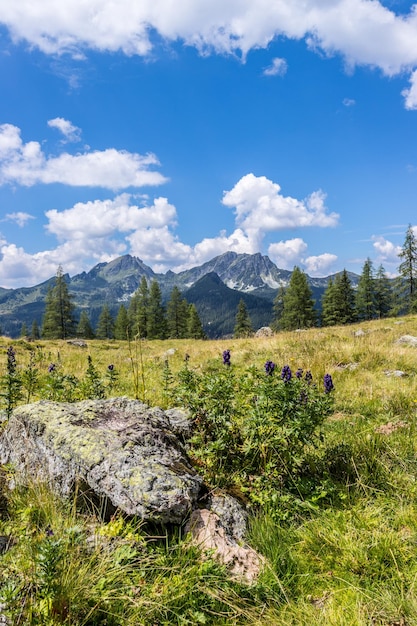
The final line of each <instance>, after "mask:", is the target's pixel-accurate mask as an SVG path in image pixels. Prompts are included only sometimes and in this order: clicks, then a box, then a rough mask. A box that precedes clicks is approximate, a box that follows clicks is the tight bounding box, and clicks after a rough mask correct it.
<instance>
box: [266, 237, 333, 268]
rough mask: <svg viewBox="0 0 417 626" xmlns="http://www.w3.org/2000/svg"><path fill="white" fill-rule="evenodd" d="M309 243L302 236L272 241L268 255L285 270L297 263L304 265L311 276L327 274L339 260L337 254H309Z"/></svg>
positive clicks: (300, 265) (299, 265)
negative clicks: (307, 254) (307, 253)
mask: <svg viewBox="0 0 417 626" xmlns="http://www.w3.org/2000/svg"><path fill="white" fill-rule="evenodd" d="M307 247H308V246H307V244H306V243H305V241H303V239H301V238H300V237H295V238H294V239H287V241H278V242H276V243H271V244H270V246H269V248H268V256H269V258H270V259H271V260H272V261H274V263H275V264H276V265H277V266H278V267H280V268H281V269H285V270H292V269H293V268H294V266H295V265H297V266H298V267H302V268H303V269H304V270H305V271H306V272H307V274H309V276H326V275H327V274H328V273H329V271H330V268H331V267H332V266H333V265H334V264H335V262H336V261H337V256H336V255H335V254H330V253H329V252H324V253H323V254H320V255H318V256H308V257H306V256H305V254H306V252H307Z"/></svg>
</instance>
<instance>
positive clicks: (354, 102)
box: [343, 98, 356, 107]
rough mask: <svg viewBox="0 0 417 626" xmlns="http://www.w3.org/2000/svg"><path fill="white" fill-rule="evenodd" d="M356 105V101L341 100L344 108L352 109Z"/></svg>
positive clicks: (351, 99) (350, 99)
mask: <svg viewBox="0 0 417 626" xmlns="http://www.w3.org/2000/svg"><path fill="white" fill-rule="evenodd" d="M355 104H356V100H353V98H343V106H345V107H353V106H355Z"/></svg>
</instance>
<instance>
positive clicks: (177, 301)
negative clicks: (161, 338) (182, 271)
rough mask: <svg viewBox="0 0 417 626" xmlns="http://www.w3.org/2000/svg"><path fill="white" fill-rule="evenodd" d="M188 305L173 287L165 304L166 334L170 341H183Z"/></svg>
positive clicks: (185, 334)
mask: <svg viewBox="0 0 417 626" xmlns="http://www.w3.org/2000/svg"><path fill="white" fill-rule="evenodd" d="M188 313H189V310H188V304H187V301H186V300H185V299H184V298H183V297H182V296H181V292H180V290H179V289H178V287H176V286H175V287H173V289H172V291H171V295H170V298H169V300H168V303H167V309H166V320H167V332H168V337H169V338H170V339H184V337H186V336H187V329H188Z"/></svg>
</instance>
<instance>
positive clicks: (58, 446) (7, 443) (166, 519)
mask: <svg viewBox="0 0 417 626" xmlns="http://www.w3.org/2000/svg"><path fill="white" fill-rule="evenodd" d="M174 417H175V414H173V413H172V412H171V415H170V417H168V416H167V415H166V413H165V412H164V411H162V410H161V409H159V408H149V407H148V406H147V405H145V404H142V403H141V402H139V401H137V400H129V399H128V398H112V399H109V400H84V401H82V402H77V403H58V402H49V401H41V402H37V403H33V404H27V405H23V406H20V407H18V408H16V409H15V410H14V412H13V414H12V416H11V417H10V419H9V421H8V422H7V424H6V425H5V426H4V428H3V431H2V433H1V436H0V463H3V464H4V463H11V464H12V465H13V467H14V470H15V480H16V482H22V483H24V482H26V481H27V480H28V479H29V480H34V481H36V480H41V481H46V482H48V483H49V484H50V485H51V486H52V488H53V489H54V490H55V491H56V492H57V493H60V494H62V495H67V494H70V493H71V492H72V490H73V489H74V486H75V485H76V484H77V483H78V484H79V485H81V486H82V487H83V488H86V490H88V491H90V490H91V493H92V494H94V495H95V496H98V498H99V499H100V501H101V503H102V504H103V507H106V508H107V510H108V511H110V512H111V510H112V508H113V510H114V509H117V508H118V509H120V510H121V511H123V512H125V513H127V514H128V515H138V516H139V517H141V518H142V519H143V520H146V521H151V522H155V523H174V524H177V523H181V522H182V521H183V520H184V519H185V518H186V517H187V515H188V514H189V512H190V510H192V509H193V508H195V503H196V502H197V499H198V497H199V495H200V492H201V490H202V488H203V480H202V478H201V477H200V476H198V475H197V474H196V472H195V471H194V469H193V467H192V466H191V464H190V462H189V459H188V457H187V455H186V452H185V450H184V447H183V445H182V443H181V442H180V440H179V438H178V437H177V436H176V435H175V433H174V430H175V428H173V427H172V426H171V422H170V419H171V420H174ZM180 417H181V419H180V420H179V421H184V419H185V418H184V416H183V415H181V416H180Z"/></svg>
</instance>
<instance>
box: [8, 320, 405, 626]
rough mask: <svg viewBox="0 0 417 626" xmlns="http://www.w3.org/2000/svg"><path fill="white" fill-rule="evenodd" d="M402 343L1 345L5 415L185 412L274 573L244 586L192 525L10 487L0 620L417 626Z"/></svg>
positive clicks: (286, 339)
mask: <svg viewBox="0 0 417 626" xmlns="http://www.w3.org/2000/svg"><path fill="white" fill-rule="evenodd" d="M359 330H360V331H362V332H358V331H359ZM404 335H412V336H417V317H416V316H415V315H414V316H413V315H409V316H405V317H402V318H395V319H394V318H391V319H383V320H373V321H369V322H362V323H361V324H360V325H358V324H351V325H346V326H331V327H325V328H310V329H308V330H304V331H299V332H297V331H294V332H279V333H277V334H276V335H274V336H272V337H263V338H254V337H248V338H242V339H222V340H218V341H204V340H191V339H178V340H166V341H160V340H153V341H150V340H141V341H132V342H130V343H128V342H126V341H121V340H114V339H113V340H89V341H88V342H87V344H88V345H87V347H84V348H83V347H80V346H78V345H74V344H71V343H68V342H66V341H63V340H39V341H36V342H28V341H25V340H23V339H19V340H13V341H12V342H11V341H10V340H8V339H7V338H2V340H1V348H0V350H1V353H2V354H3V358H0V376H1V384H0V392H1V394H2V409H3V414H4V415H5V416H6V417H7V415H9V414H10V412H11V411H12V410H13V407H14V406H15V405H16V404H21V403H25V402H33V401H37V400H40V399H51V400H57V401H75V400H78V399H81V398H87V397H91V398H100V397H108V396H116V395H126V396H129V397H133V398H137V399H139V400H142V401H144V402H146V403H148V404H150V405H158V406H161V407H162V408H168V407H172V406H174V405H182V406H186V407H187V408H189V409H190V411H191V415H192V417H193V419H194V423H195V429H194V436H193V438H192V440H191V442H190V451H189V453H190V455H191V457H192V460H193V462H194V464H195V465H196V467H197V468H198V470H199V471H200V472H201V473H202V475H203V476H204V478H205V480H206V481H207V483H208V484H209V485H210V486H211V487H213V488H219V489H223V490H225V491H229V492H230V493H232V494H233V495H235V496H236V497H238V498H240V499H241V500H242V501H244V502H245V504H246V505H247V507H248V510H249V511H250V527H249V535H248V542H249V543H250V545H252V546H253V547H254V548H256V549H257V550H258V551H259V552H260V553H262V554H263V555H264V556H265V563H266V565H265V569H264V572H263V573H262V575H261V577H260V578H259V580H258V582H257V583H256V584H254V585H252V586H248V585H244V584H243V583H239V582H237V581H233V580H231V579H230V578H229V577H228V575H227V572H226V571H225V570H224V568H223V567H222V566H221V565H219V564H217V563H216V562H214V561H212V560H208V561H207V560H206V561H203V560H201V558H200V554H199V551H198V549H197V548H195V547H193V546H191V545H190V543H189V541H188V538H187V536H185V535H184V531H183V529H182V528H175V529H173V528H169V529H168V528H152V529H150V528H147V527H145V526H144V525H143V524H142V523H141V521H140V520H137V519H131V518H130V519H129V518H124V517H123V516H121V515H116V516H114V517H113V518H112V520H111V521H110V522H107V523H105V522H104V521H103V520H101V519H100V515H99V511H95V510H94V509H93V507H92V506H91V507H88V506H87V507H86V505H84V508H81V509H80V508H78V507H77V506H76V498H74V500H73V501H70V502H64V501H61V500H60V499H59V498H57V497H56V496H54V495H53V494H51V493H50V492H48V490H47V489H46V488H45V487H42V486H40V485H28V486H27V487H26V488H19V489H15V490H14V491H12V492H6V490H5V489H4V490H3V491H4V492H6V493H5V495H3V496H2V499H1V500H0V507H1V511H0V536H1V537H3V538H10V545H9V546H8V549H7V550H4V551H3V552H2V547H1V545H0V614H2V612H3V613H4V614H5V615H6V616H8V619H9V621H10V623H11V624H13V625H20V624H44V625H52V624H72V625H77V626H78V625H80V626H81V625H85V626H87V625H91V626H92V625H99V624H100V625H105V624H106V625H117V624H126V625H128V626H135V625H141V624H143V625H146V626H148V625H161V626H162V625H171V624H178V625H180V624H181V625H183V624H189V625H194V624H219V625H221V624H231V625H233V624H255V625H256V624H259V625H260V624H274V625H275V624H276V625H277V626H278V625H279V626H281V625H284V626H285V625H287V624H288V625H290V624H291V625H292V624H294V625H296V624H299V625H302V624H305V625H312V626H319V625H326V626H327V625H335V626H336V625H346V626H365V625H366V626H368V625H375V626H406V625H412V624H417V593H416V591H417V589H416V585H417V482H416V475H417V439H416V409H417V376H416V374H417V347H413V346H410V345H407V344H405V343H397V340H398V339H399V338H400V337H401V336H404ZM227 351H229V354H227ZM1 353H0V354H1ZM225 353H226V354H225ZM228 363H230V364H228ZM267 363H269V365H268V366H266V364H267ZM273 366H274V367H273ZM286 368H288V369H286ZM301 369H302V374H301V373H300V372H299V377H297V375H296V372H297V371H299V370H301ZM288 372H291V378H289V375H288ZM307 372H311V375H312V381H310V380H309V376H307V378H306V373H307ZM400 373H401V375H399V374H400ZM326 374H330V375H331V380H332V383H333V384H334V389H333V390H331V389H330V388H327V389H326V388H325V387H324V377H325V375H326ZM327 381H328V382H329V379H327ZM326 391H327V393H326ZM12 472H13V468H11V467H5V468H3V469H2V480H5V479H6V477H7V475H8V474H10V473H12ZM1 607H3V608H1Z"/></svg>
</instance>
